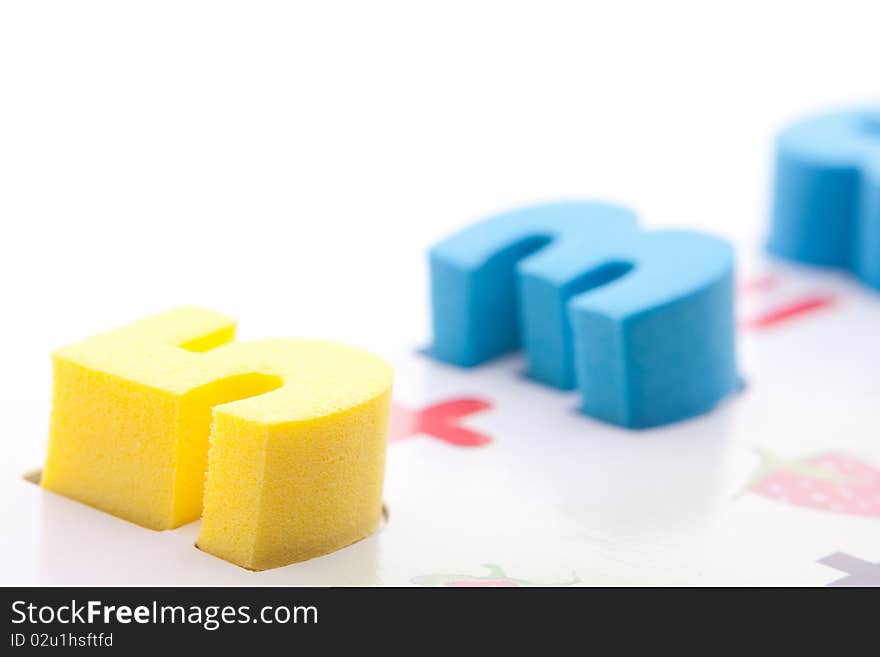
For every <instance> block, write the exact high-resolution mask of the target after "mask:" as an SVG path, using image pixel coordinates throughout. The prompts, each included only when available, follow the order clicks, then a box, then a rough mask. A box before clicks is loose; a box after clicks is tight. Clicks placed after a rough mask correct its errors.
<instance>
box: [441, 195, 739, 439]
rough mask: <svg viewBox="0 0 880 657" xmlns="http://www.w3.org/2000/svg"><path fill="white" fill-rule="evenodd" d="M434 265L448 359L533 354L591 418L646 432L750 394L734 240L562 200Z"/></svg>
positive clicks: (517, 217)
mask: <svg viewBox="0 0 880 657" xmlns="http://www.w3.org/2000/svg"><path fill="white" fill-rule="evenodd" d="M430 262H431V301H432V310H433V328H434V342H433V345H432V346H431V348H430V349H429V354H430V355H431V356H433V357H434V358H436V359H438V360H441V361H444V362H448V363H452V364H455V365H460V366H463V367H471V366H474V365H478V364H480V363H483V362H485V361H487V360H489V359H491V358H494V357H496V356H499V355H501V354H504V353H507V352H510V351H513V350H515V349H517V348H519V347H520V346H521V345H522V346H523V347H524V348H525V352H526V357H527V361H528V371H529V375H530V376H531V377H532V378H534V379H536V380H538V381H541V382H542V383H546V384H548V385H552V386H554V387H557V388H562V389H567V388H571V387H573V386H574V385H575V384H576V385H577V387H578V389H579V390H580V393H581V396H582V410H583V411H584V412H585V413H587V414H588V415H592V416H594V417H597V418H599V419H602V420H605V421H608V422H612V423H614V424H618V425H622V426H626V427H633V428H637V427H651V426H656V425H660V424H666V423H669V422H675V421H677V420H682V419H685V418H688V417H692V416H694V415H699V414H702V413H705V412H706V411H708V410H709V409H711V408H712V407H713V406H714V405H715V404H716V403H717V402H718V401H719V400H720V399H721V398H722V397H724V396H725V395H727V394H729V393H730V392H732V391H733V390H736V389H737V388H738V387H739V377H738V375H737V371H736V363H735V354H734V318H733V282H732V281H733V251H732V249H731V247H730V246H729V245H728V244H727V243H726V242H724V241H722V240H720V239H717V238H715V237H712V236H710V235H705V234H700V233H694V232H686V231H658V232H643V231H642V230H640V229H639V228H638V226H637V219H636V216H635V215H634V214H633V213H632V212H630V211H629V210H627V209H625V208H622V207H619V206H615V205H609V204H604V203H558V204H549V205H540V206H535V207H530V208H525V209H521V210H515V211H513V212H509V213H506V214H502V215H499V216H496V217H493V218H491V219H488V220H486V221H483V222H480V223H477V224H475V225H473V226H470V227H469V228H466V229H464V230H462V231H461V232H459V233H457V234H456V235H454V236H452V237H450V238H448V239H446V240H444V241H443V242H441V243H439V244H437V245H436V246H434V248H433V249H431V253H430Z"/></svg>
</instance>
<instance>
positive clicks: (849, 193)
mask: <svg viewBox="0 0 880 657" xmlns="http://www.w3.org/2000/svg"><path fill="white" fill-rule="evenodd" d="M768 248H769V250H770V252H771V253H773V254H776V255H779V256H782V257H784V258H789V259H792V260H798V261H800V262H804V263H807V264H813V265H824V266H830V267H841V268H846V269H850V270H852V271H853V272H854V273H855V274H856V276H858V277H859V278H860V279H862V280H863V281H864V282H865V283H867V284H868V285H870V286H872V287H875V288H880V110H877V109H873V110H870V109H867V110H849V111H843V112H836V113H832V114H825V115H822V116H817V117H812V118H809V119H806V120H803V121H799V122H797V123H795V124H793V125H791V126H789V127H788V128H786V129H785V130H783V131H782V132H781V133H780V135H779V137H778V139H777V144H776V180H775V185H774V193H773V219H772V225H771V229H770V239H769V243H768Z"/></svg>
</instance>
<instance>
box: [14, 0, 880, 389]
mask: <svg viewBox="0 0 880 657" xmlns="http://www.w3.org/2000/svg"><path fill="white" fill-rule="evenodd" d="M878 19H880V11H878V10H877V4H876V2H863V3H853V2H842V1H839V0H838V1H836V2H833V3H830V2H829V3H807V2H804V1H803V0H801V1H798V2H775V3H770V2H760V3H745V2H741V3H735V4H734V3H711V2H705V1H704V2H669V1H667V2H620V1H616V2H601V3H588V2H572V3H561V2H547V1H542V2H532V3H515V2H509V1H507V2H477V1H473V0H471V1H468V2H449V1H447V2H443V3H418V2H399V3H387V2H351V3H337V2H314V3H291V2H278V3H270V2H238V3H231V2H218V1H216V0H212V1H210V2H183V1H181V0H171V1H167V2H161V1H156V0H152V1H150V2H118V1H115V0H114V1H107V2H82V1H79V2H67V1H60V2H38V1H34V0H23V1H15V0H7V1H5V2H3V3H2V4H0V226H2V228H0V281H2V283H0V286H2V287H0V289H2V325H0V326H2V328H0V331H2V338H3V339H2V340H0V363H2V367H0V399H5V400H18V399H25V400H27V399H43V398H45V397H46V395H47V393H48V388H49V361H48V353H49V351H50V350H51V349H52V348H54V347H58V346H61V345H63V344H66V343H69V342H71V341H75V340H78V339H80V338H82V337H85V336H87V335H90V334H92V333H94V332H97V331H101V330H105V329H108V328H110V327H113V326H116V325H119V324H121V323H126V322H128V321H131V320H133V319H135V318H139V317H141V316H144V315H147V314H150V313H152V312H155V311H159V310H163V309H165V308H169V307H172V306H175V305H177V304H180V303H196V304H201V305H205V306H208V307H210V308H213V309H216V310H220V311H225V312H227V313H228V314H231V315H233V316H235V317H237V318H238V319H239V320H241V321H242V328H241V331H240V334H241V336H242V337H245V338H254V337H263V336H269V335H292V336H296V335H304V336H322V337H327V338H335V339H340V340H343V341H346V342H349V343H354V344H358V345H361V346H364V347H368V348H372V349H376V350H379V351H381V352H383V353H387V352H389V351H391V350H394V349H397V348H399V347H400V346H401V342H406V345H407V346H410V345H417V344H419V343H423V342H424V341H425V340H426V338H427V330H426V328H427V322H426V319H427V304H426V294H425V293H426V290H427V279H426V272H425V261H424V251H425V249H426V247H427V246H428V245H429V244H430V243H432V242H433V241H435V240H437V239H438V238H440V237H442V236H444V235H446V234H447V233H449V232H450V231H452V230H454V229H455V228H457V227H460V226H462V225H463V224H465V223H467V222H470V221H472V220H474V219H476V218H479V217H481V216H483V215H485V214H487V213H490V212H493V211H495V210H498V209H504V208H507V207H510V206H515V205H518V204H521V203H524V202H533V201H538V200H544V199H555V198H566V197H574V196H580V197H595V198H605V199H610V200H616V201H620V202H623V203H625V204H628V205H631V206H633V207H634V208H636V209H637V210H639V211H640V212H641V213H642V215H643V218H644V221H645V223H646V224H648V225H653V226H659V225H673V224H679V225H688V226H695V227H696V226H700V227H705V228H707V229H710V230H714V231H716V232H718V233H720V234H722V235H725V236H728V237H731V238H733V239H736V240H737V241H738V242H747V243H751V244H757V243H758V242H759V240H760V239H761V234H762V231H763V229H764V221H765V214H766V213H765V209H766V192H767V187H768V172H769V154H770V140H771V138H772V134H773V132H774V131H775V130H776V129H777V128H778V127H779V125H781V124H782V123H784V122H785V121H787V120H789V119H791V118H792V117H794V116H797V115H799V114H801V113H802V112H804V111H810V110H813V109H816V108H824V107H827V106H836V105H846V104H851V103H861V102H865V101H870V100H872V99H876V94H877V62H878V50H880V49H878V36H877V25H878V23H880V20H878ZM872 94H873V96H872Z"/></svg>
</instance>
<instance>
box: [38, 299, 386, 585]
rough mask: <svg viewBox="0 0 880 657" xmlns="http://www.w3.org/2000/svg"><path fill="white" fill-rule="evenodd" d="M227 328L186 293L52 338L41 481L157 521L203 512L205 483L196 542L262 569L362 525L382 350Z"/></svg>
mask: <svg viewBox="0 0 880 657" xmlns="http://www.w3.org/2000/svg"><path fill="white" fill-rule="evenodd" d="M234 335H235V323H234V322H233V321H232V320H230V319H228V318H227V317H224V316H223V315H220V314H217V313H214V312H210V311H207V310H201V309H198V308H179V309H176V310H172V311H170V312H167V313H163V314H160V315H156V316H153V317H150V318H148V319H145V320H142V321H140V322H136V323H135V324H132V325H130V326H126V327H124V328H121V329H117V330H115V331H111V332H109V333H106V334H103V335H99V336H96V337H94V338H90V339H87V340H85V341H83V342H80V343H78V344H75V345H72V346H69V347H66V348H64V349H61V350H60V351H58V352H56V353H55V354H54V355H53V362H54V372H55V374H54V393H53V404H52V419H51V426H50V436H49V452H48V455H47V457H46V465H45V468H44V471H43V479H42V485H43V486H44V487H45V488H47V489H49V490H52V491H55V492H58V493H61V494H62V495H66V496H68V497H71V498H73V499H76V500H79V501H81V502H84V503H86V504H89V505H91V506H94V507H97V508H99V509H102V510H104V511H107V512H109V513H112V514H114V515H116V516H119V517H121V518H125V519H126V520H130V521H132V522H135V523H138V524H140V525H143V526H145V527H149V528H151V529H171V528H173V527H178V526H180V525H182V524H185V523H188V522H191V521H193V520H196V519H197V518H198V517H199V515H200V513H202V506H203V505H202V500H203V495H202V494H203V491H204V512H203V523H202V528H201V533H200V534H199V539H198V544H199V547H200V548H201V549H203V550H205V551H206V552H209V553H211V554H215V555H217V556H219V557H221V558H223V559H226V560H228V561H231V562H233V563H236V564H238V565H240V566H243V567H245V568H250V569H253V570H263V569H267V568H274V567H277V566H282V565H285V564H288V563H293V562H296V561H302V560H305V559H309V558H311V557H315V556H318V555H321V554H325V553H327V552H331V551H333V550H336V549H339V548H341V547H344V546H346V545H348V544H350V543H353V542H355V541H357V540H359V539H361V538H363V537H365V536H367V535H369V534H370V533H371V532H372V531H373V530H374V529H375V528H376V526H377V524H378V522H379V518H380V514H381V506H382V483H383V478H384V468H385V448H386V442H387V428H388V413H389V407H390V401H391V383H392V376H393V375H392V371H391V368H390V366H389V365H388V363H387V362H385V361H384V360H383V359H381V358H379V357H377V356H374V355H372V354H369V353H366V352H363V351H360V350H358V349H354V348H351V347H346V346H343V345H339V344H334V343H330V342H323V341H317V340H293V339H278V340H261V341H258V342H231V340H233V338H234ZM212 407H213V410H212ZM209 446H210V448H209ZM206 472H207V477H206Z"/></svg>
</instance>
